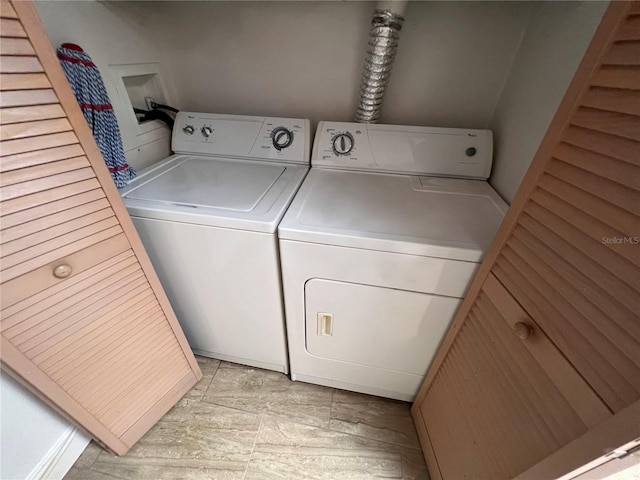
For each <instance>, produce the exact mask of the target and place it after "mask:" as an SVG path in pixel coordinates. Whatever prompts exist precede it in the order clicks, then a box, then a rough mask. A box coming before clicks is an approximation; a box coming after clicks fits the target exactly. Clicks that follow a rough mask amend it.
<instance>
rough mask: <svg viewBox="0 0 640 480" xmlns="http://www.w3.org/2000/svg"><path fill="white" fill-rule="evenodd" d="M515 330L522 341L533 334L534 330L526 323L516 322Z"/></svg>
mask: <svg viewBox="0 0 640 480" xmlns="http://www.w3.org/2000/svg"><path fill="white" fill-rule="evenodd" d="M513 330H514V332H516V335H518V336H519V337H520V338H521V339H522V340H526V339H527V338H529V337H530V336H531V334H532V333H533V328H531V327H530V326H529V325H527V324H526V323H524V322H516V323H514V324H513Z"/></svg>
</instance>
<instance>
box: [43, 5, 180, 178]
mask: <svg viewBox="0 0 640 480" xmlns="http://www.w3.org/2000/svg"><path fill="white" fill-rule="evenodd" d="M35 5H36V9H37V11H38V14H39V15H40V19H41V20H42V23H43V25H44V27H45V30H46V31H47V34H48V35H49V39H50V40H51V43H52V44H53V46H54V48H57V47H58V46H60V44H61V43H65V42H67V43H76V44H78V45H80V46H81V47H82V48H83V49H84V51H85V52H87V53H88V54H89V56H91V59H92V60H93V61H94V63H95V64H96V66H97V67H98V69H99V70H100V73H101V75H102V78H103V80H104V83H105V86H106V88H107V93H108V94H109V98H110V100H111V103H112V104H113V108H114V112H115V114H116V117H117V118H118V124H119V126H120V130H121V133H122V139H123V143H124V149H125V155H126V157H127V161H128V162H129V164H130V165H131V166H133V167H134V168H135V169H137V170H140V169H142V168H144V167H146V166H148V165H150V164H151V163H153V162H155V161H157V160H161V159H162V158H165V157H166V156H168V154H169V153H170V140H169V137H170V132H169V129H168V128H166V127H164V126H162V125H163V124H161V123H160V122H156V125H155V126H156V129H154V130H153V131H152V132H151V133H142V132H141V131H139V127H138V124H137V121H136V119H135V116H134V114H133V111H132V109H131V108H130V104H129V102H128V99H127V98H125V97H126V93H125V94H124V95H123V93H122V88H119V84H120V79H119V78H117V76H116V74H115V73H114V69H113V68H112V66H113V65H122V64H149V63H161V61H160V60H161V54H160V50H161V46H160V45H158V44H157V43H154V42H153V41H151V40H150V35H149V33H148V31H147V30H148V28H149V26H150V25H149V24H148V22H146V21H143V22H142V23H138V18H139V17H138V16H137V15H135V13H134V12H135V10H136V9H137V8H138V6H137V5H136V3H132V4H131V3H127V2H123V3H122V4H121V5H117V8H114V5H113V4H111V3H109V2H98V1H87V0H85V1H36V2H35ZM160 67H162V65H160ZM163 76H164V75H163ZM166 89H167V92H166V93H167V95H168V97H169V99H171V98H172V97H171V89H170V86H166ZM167 101H168V100H167Z"/></svg>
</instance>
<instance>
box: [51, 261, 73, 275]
mask: <svg viewBox="0 0 640 480" xmlns="http://www.w3.org/2000/svg"><path fill="white" fill-rule="evenodd" d="M71 272H72V269H71V265H67V264H66V263H63V264H62V265H58V266H57V267H55V268H54V269H53V276H54V277H56V278H67V277H68V276H69V275H71Z"/></svg>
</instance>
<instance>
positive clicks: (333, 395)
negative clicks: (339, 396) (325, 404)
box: [329, 388, 336, 423]
mask: <svg viewBox="0 0 640 480" xmlns="http://www.w3.org/2000/svg"><path fill="white" fill-rule="evenodd" d="M335 396H336V389H335V388H332V389H331V403H330V404H329V423H331V419H332V418H333V399H334V397H335Z"/></svg>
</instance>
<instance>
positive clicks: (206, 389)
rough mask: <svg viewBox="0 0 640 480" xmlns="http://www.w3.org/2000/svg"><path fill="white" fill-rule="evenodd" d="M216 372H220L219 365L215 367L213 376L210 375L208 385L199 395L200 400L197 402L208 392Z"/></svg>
mask: <svg viewBox="0 0 640 480" xmlns="http://www.w3.org/2000/svg"><path fill="white" fill-rule="evenodd" d="M218 370H220V364H218V366H217V367H216V371H215V372H213V375H211V378H210V379H209V384H208V385H207V387H206V388H205V389H204V390H203V392H202V395H200V398H198V400H202V399H203V398H204V396H205V395H206V394H207V392H208V391H209V388H211V384H212V383H213V379H214V377H215V376H216V373H218Z"/></svg>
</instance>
